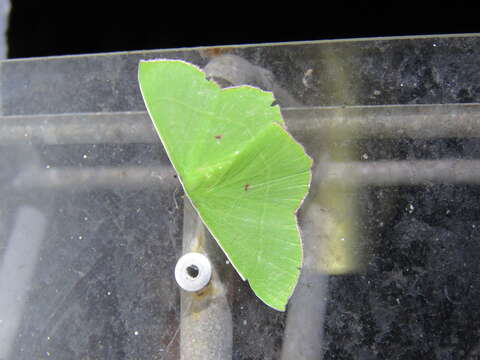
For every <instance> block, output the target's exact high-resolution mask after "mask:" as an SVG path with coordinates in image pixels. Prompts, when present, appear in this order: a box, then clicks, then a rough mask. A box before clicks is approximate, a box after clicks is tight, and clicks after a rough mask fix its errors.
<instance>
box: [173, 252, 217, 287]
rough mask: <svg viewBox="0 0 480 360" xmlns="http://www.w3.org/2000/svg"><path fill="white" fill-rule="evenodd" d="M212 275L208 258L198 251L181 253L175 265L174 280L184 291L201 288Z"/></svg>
mask: <svg viewBox="0 0 480 360" xmlns="http://www.w3.org/2000/svg"><path fill="white" fill-rule="evenodd" d="M211 277H212V265H211V264H210V260H208V258H207V257H206V256H205V255H203V254H200V253H196V252H191V253H187V254H185V255H183V256H182V257H181V258H180V259H178V261H177V265H176V266H175V280H177V283H178V285H179V286H180V287H181V288H182V289H183V290H186V291H199V290H201V289H203V288H204V287H205V286H206V285H207V284H208V282H209V281H210V278H211Z"/></svg>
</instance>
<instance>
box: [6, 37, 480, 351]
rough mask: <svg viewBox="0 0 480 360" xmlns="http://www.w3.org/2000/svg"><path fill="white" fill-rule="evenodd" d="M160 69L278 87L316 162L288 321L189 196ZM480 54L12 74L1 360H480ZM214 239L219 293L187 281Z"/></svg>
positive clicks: (128, 61) (466, 41) (283, 50)
mask: <svg viewBox="0 0 480 360" xmlns="http://www.w3.org/2000/svg"><path fill="white" fill-rule="evenodd" d="M155 58H168V59H182V60H185V61H188V62H191V63H193V64H196V65H197V66H199V67H201V68H203V69H205V71H206V72H207V73H208V75H209V76H210V77H212V78H214V79H215V80H216V81H217V82H218V83H220V84H222V85H224V86H230V85H240V84H250V85H254V86H257V87H260V88H262V89H264V90H269V91H272V92H273V93H274V95H275V97H276V100H277V103H278V104H279V105H280V107H281V111H282V115H283V117H284V119H285V121H286V123H287V127H288V129H289V131H290V132H291V133H292V135H293V136H294V137H295V138H296V139H297V140H298V141H299V142H301V143H302V144H303V145H304V146H305V148H306V151H307V153H308V154H309V155H310V156H311V157H312V158H313V159H314V167H313V182H312V186H311V189H310V193H309V196H308V197H307V199H306V201H305V202H304V204H303V205H302V207H301V209H300V211H299V224H300V229H301V233H302V239H303V247H304V265H303V268H302V272H301V277H300V280H299V283H298V285H297V287H296V289H295V293H294V295H293V297H292V298H291V299H290V301H289V303H288V307H287V311H286V312H278V311H275V310H273V309H271V308H269V307H268V306H266V305H265V304H264V303H262V302H261V301H260V300H259V299H258V298H257V297H256V296H255V294H254V293H253V292H252V290H251V289H250V287H249V285H248V283H247V282H243V281H242V279H241V278H240V276H239V275H238V274H237V273H236V271H235V270H234V268H233V267H232V265H231V264H230V262H229V261H228V259H227V258H226V257H225V255H224V254H223V253H222V251H221V250H220V249H219V248H218V246H217V244H216V242H215V240H213V239H212V238H211V236H210V235H209V234H208V231H206V230H205V228H204V226H203V225H202V223H201V221H200V220H199V218H198V216H197V215H196V213H195V211H194V210H193V209H192V207H191V205H190V203H189V201H188V199H187V198H186V197H185V196H184V193H183V189H182V187H181V184H180V182H179V181H178V178H177V177H176V175H175V172H174V170H173V168H172V167H171V165H170V162H169V160H168V158H167V156H166V154H165V151H164V149H163V146H162V145H161V143H160V141H159V139H158V136H157V134H156V133H155V130H154V128H153V126H152V124H151V121H150V119H149V118H148V115H147V113H146V109H145V105H144V103H143V100H142V97H141V94H140V91H139V87H138V81H137V71H138V63H139V61H140V60H142V59H155ZM479 58H480V38H479V37H478V36H477V35H471V36H464V35H457V36H443V37H413V38H384V39H360V40H358V39H357V40H343V41H320V42H304V43H286V44H268V45H252V46H231V47H218V48H194V49H182V50H175V51H172V50H170V51H145V52H141V51H139V52H131V53H113V54H102V55H88V56H68V57H52V58H36V59H20V60H7V61H3V62H1V63H0V64H1V65H0V66H1V67H0V70H1V72H0V80H1V82H0V86H1V92H0V103H1V108H0V165H1V169H2V170H1V172H0V199H1V201H0V344H1V346H0V359H5V360H7V359H8V360H10V359H16V360H17V359H25V360H30V359H62V360H65V359H209V360H211V359H238V360H239V359H245V360H246V359H249V360H254V359H282V360H286V359H306V360H309V359H382V358H388V359H413V358H428V359H450V358H452V359H453V358H462V359H463V358H464V359H476V358H478V357H479V356H480V343H479V340H478V328H479V326H480V315H479V314H480V311H479V310H480V309H479V308H478V307H480V302H479V300H478V299H479V298H480V265H479V264H480V263H479V262H478V260H477V259H478V257H479V255H480V240H479V239H480V205H479V204H480V201H479V199H480V192H479V190H480V188H479V186H478V185H479V184H480V160H479V159H477V158H478V157H480V141H479V139H478V138H479V136H480V112H479V109H480V108H479V105H478V102H479V100H480V85H479V84H480V64H479V62H478V59H479ZM193 238H197V239H198V238H201V239H202V249H201V251H202V252H204V253H206V254H207V255H208V258H209V259H210V261H211V263H212V268H213V270H212V271H213V276H212V282H213V283H212V286H213V288H214V290H215V291H204V292H200V293H199V292H197V293H195V292H193V293H192V292H186V291H184V290H182V289H181V288H180V287H179V285H178V284H177V282H176V281H175V274H174V271H175V265H176V263H177V260H178V259H179V258H180V257H181V256H182V255H184V254H185V253H187V252H189V251H191V250H192V246H193V245H192V239H193ZM197 270H198V269H197ZM197 270H195V271H197Z"/></svg>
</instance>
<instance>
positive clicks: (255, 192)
mask: <svg viewBox="0 0 480 360" xmlns="http://www.w3.org/2000/svg"><path fill="white" fill-rule="evenodd" d="M139 82H140V88H141V91H142V95H143V99H144V101H145V104H146V106H147V109H148V112H149V114H150V117H151V118H152V120H153V123H154V125H155V128H156V130H157V132H158V134H159V136H160V139H161V140H162V143H163V145H164V146H165V149H166V151H167V154H168V156H169V158H170V160H171V162H172V164H173V166H174V167H175V169H176V171H177V173H178V175H179V177H180V180H181V182H182V184H183V186H184V190H185V193H186V194H187V195H188V197H189V198H190V199H191V201H192V203H193V205H194V207H195V208H196V209H197V211H198V214H199V216H200V217H201V219H202V220H203V222H204V223H205V225H206V226H207V228H208V229H209V230H210V232H211V233H212V235H213V237H214V238H215V239H216V240H217V242H218V244H219V245H220V247H221V248H222V249H223V251H224V252H225V254H226V255H227V257H228V258H229V260H230V262H231V263H232V264H233V266H234V267H235V269H236V270H237V271H238V273H239V274H240V276H241V277H242V278H243V279H245V280H248V282H249V284H250V286H251V288H252V289H253V291H254V292H255V294H256V295H257V296H258V297H259V298H260V299H261V300H262V301H263V302H265V303H266V304H267V305H269V306H271V307H272V308H274V309H277V310H281V311H283V310H285V305H286V303H287V301H288V299H289V297H290V296H291V295H292V292H293V290H294V288H295V285H296V283H297V281H298V276H299V274H300V268H301V266H302V244H301V239H300V234H299V230H298V227H297V219H296V211H297V209H298V208H299V206H300V204H301V202H302V201H303V199H304V197H305V195H306V194H307V192H308V188H309V185H310V179H311V172H310V168H311V165H312V160H311V159H310V157H308V156H307V155H306V154H305V152H304V150H303V148H302V146H301V145H299V144H298V143H297V142H296V141H295V140H294V139H293V138H292V137H291V136H290V134H289V133H288V132H287V131H286V130H284V128H283V126H284V122H283V119H282V117H281V114H280V109H279V108H278V106H272V103H273V101H274V98H273V95H272V93H270V92H265V91H262V90H260V89H257V88H254V87H251V86H239V87H232V88H226V89H220V88H219V87H218V86H217V84H215V83H214V82H211V81H208V80H206V78H205V74H204V73H203V72H202V71H201V70H199V69H198V68H197V67H195V66H193V65H191V64H189V63H186V62H183V61H178V60H155V61H142V62H140V66H139Z"/></svg>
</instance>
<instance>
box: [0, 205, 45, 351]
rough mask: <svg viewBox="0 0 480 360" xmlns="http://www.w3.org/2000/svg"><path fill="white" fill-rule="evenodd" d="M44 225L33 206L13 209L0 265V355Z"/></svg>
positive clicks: (8, 344)
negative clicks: (14, 216) (14, 211)
mask: <svg viewBox="0 0 480 360" xmlns="http://www.w3.org/2000/svg"><path fill="white" fill-rule="evenodd" d="M46 225H47V221H46V218H45V216H44V215H43V214H42V213H41V212H40V211H38V210H37V209H35V208H33V207H30V206H23V207H21V208H20V209H19V210H18V212H17V215H16V218H15V225H14V227H13V230H12V234H11V236H10V238H9V239H8V242H7V249H6V251H5V254H4V257H3V259H2V263H1V267H0V344H1V346H0V359H8V358H9V354H10V352H11V350H12V345H13V343H14V341H15V336H16V334H17V330H18V327H19V325H20V321H21V319H22V312H23V307H24V304H25V302H26V300H27V294H28V290H29V289H30V282H31V279H32V274H33V272H34V270H35V260H36V259H37V258H38V256H37V253H38V250H39V249H40V245H41V243H42V240H43V238H44V235H45V229H46Z"/></svg>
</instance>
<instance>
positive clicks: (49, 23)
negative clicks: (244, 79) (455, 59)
mask: <svg viewBox="0 0 480 360" xmlns="http://www.w3.org/2000/svg"><path fill="white" fill-rule="evenodd" d="M146 4H155V7H153V6H151V5H146ZM177 5H178V8H177ZM198 5H199V8H194V7H193V6H194V5H192V4H190V3H178V4H176V3H172V2H170V3H169V2H165V1H155V2H141V1H137V2H126V3H123V2H120V1H116V2H111V3H110V2H108V1H107V2H104V1H97V2H89V1H80V2H70V1H64V2H57V1H31V0H12V1H11V13H10V23H9V30H8V46H9V53H8V57H9V58H22V57H37V56H52V55H66V54H82V53H83V54H84V53H101V52H112V51H128V50H146V49H167V48H178V47H194V46H208V45H234V44H251V43H265V42H282V41H306V40H307V41H308V40H321V39H345V38H358V37H376V36H399V35H400V36H402V35H403V36H405V35H427V34H452V33H471V32H478V31H480V24H479V22H478V19H477V18H476V17H475V15H476V14H478V11H477V9H467V8H464V7H459V8H449V9H442V8H440V9H439V8H438V6H437V7H436V8H435V9H426V10H427V11H425V13H422V12H421V8H419V7H416V8H415V9H411V8H407V7H406V6H405V9H401V10H403V11H402V12H401V11H399V9H395V8H391V7H389V8H385V9H384V8H381V7H378V6H373V5H370V8H367V7H363V8H362V7H359V8H355V9H352V8H349V7H344V8H343V9H341V10H331V9H326V8H324V7H323V6H324V5H322V7H321V8H320V7H319V8H316V7H313V8H312V7H308V8H300V6H299V5H298V4H284V5H282V6H281V7H282V8H287V6H288V7H291V8H292V9H291V11H290V9H287V10H288V11H284V13H285V14H283V16H279V15H278V13H277V12H278V9H271V11H270V12H268V13H267V14H263V13H260V14H259V15H260V16H253V15H254V14H255V13H256V12H258V11H257V9H255V8H249V7H248V6H246V5H242V6H241V7H239V6H235V5H234V3H219V5H214V4H213V3H202V4H198ZM277 5H278V4H277ZM215 6H218V10H220V11H221V13H220V14H218V11H217V10H216V9H217V7H215ZM277 7H278V6H277ZM267 21H268V22H267ZM305 24H306V25H308V27H307V28H305V27H303V26H304V25H305ZM299 25H301V26H302V27H300V26H299Z"/></svg>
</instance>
